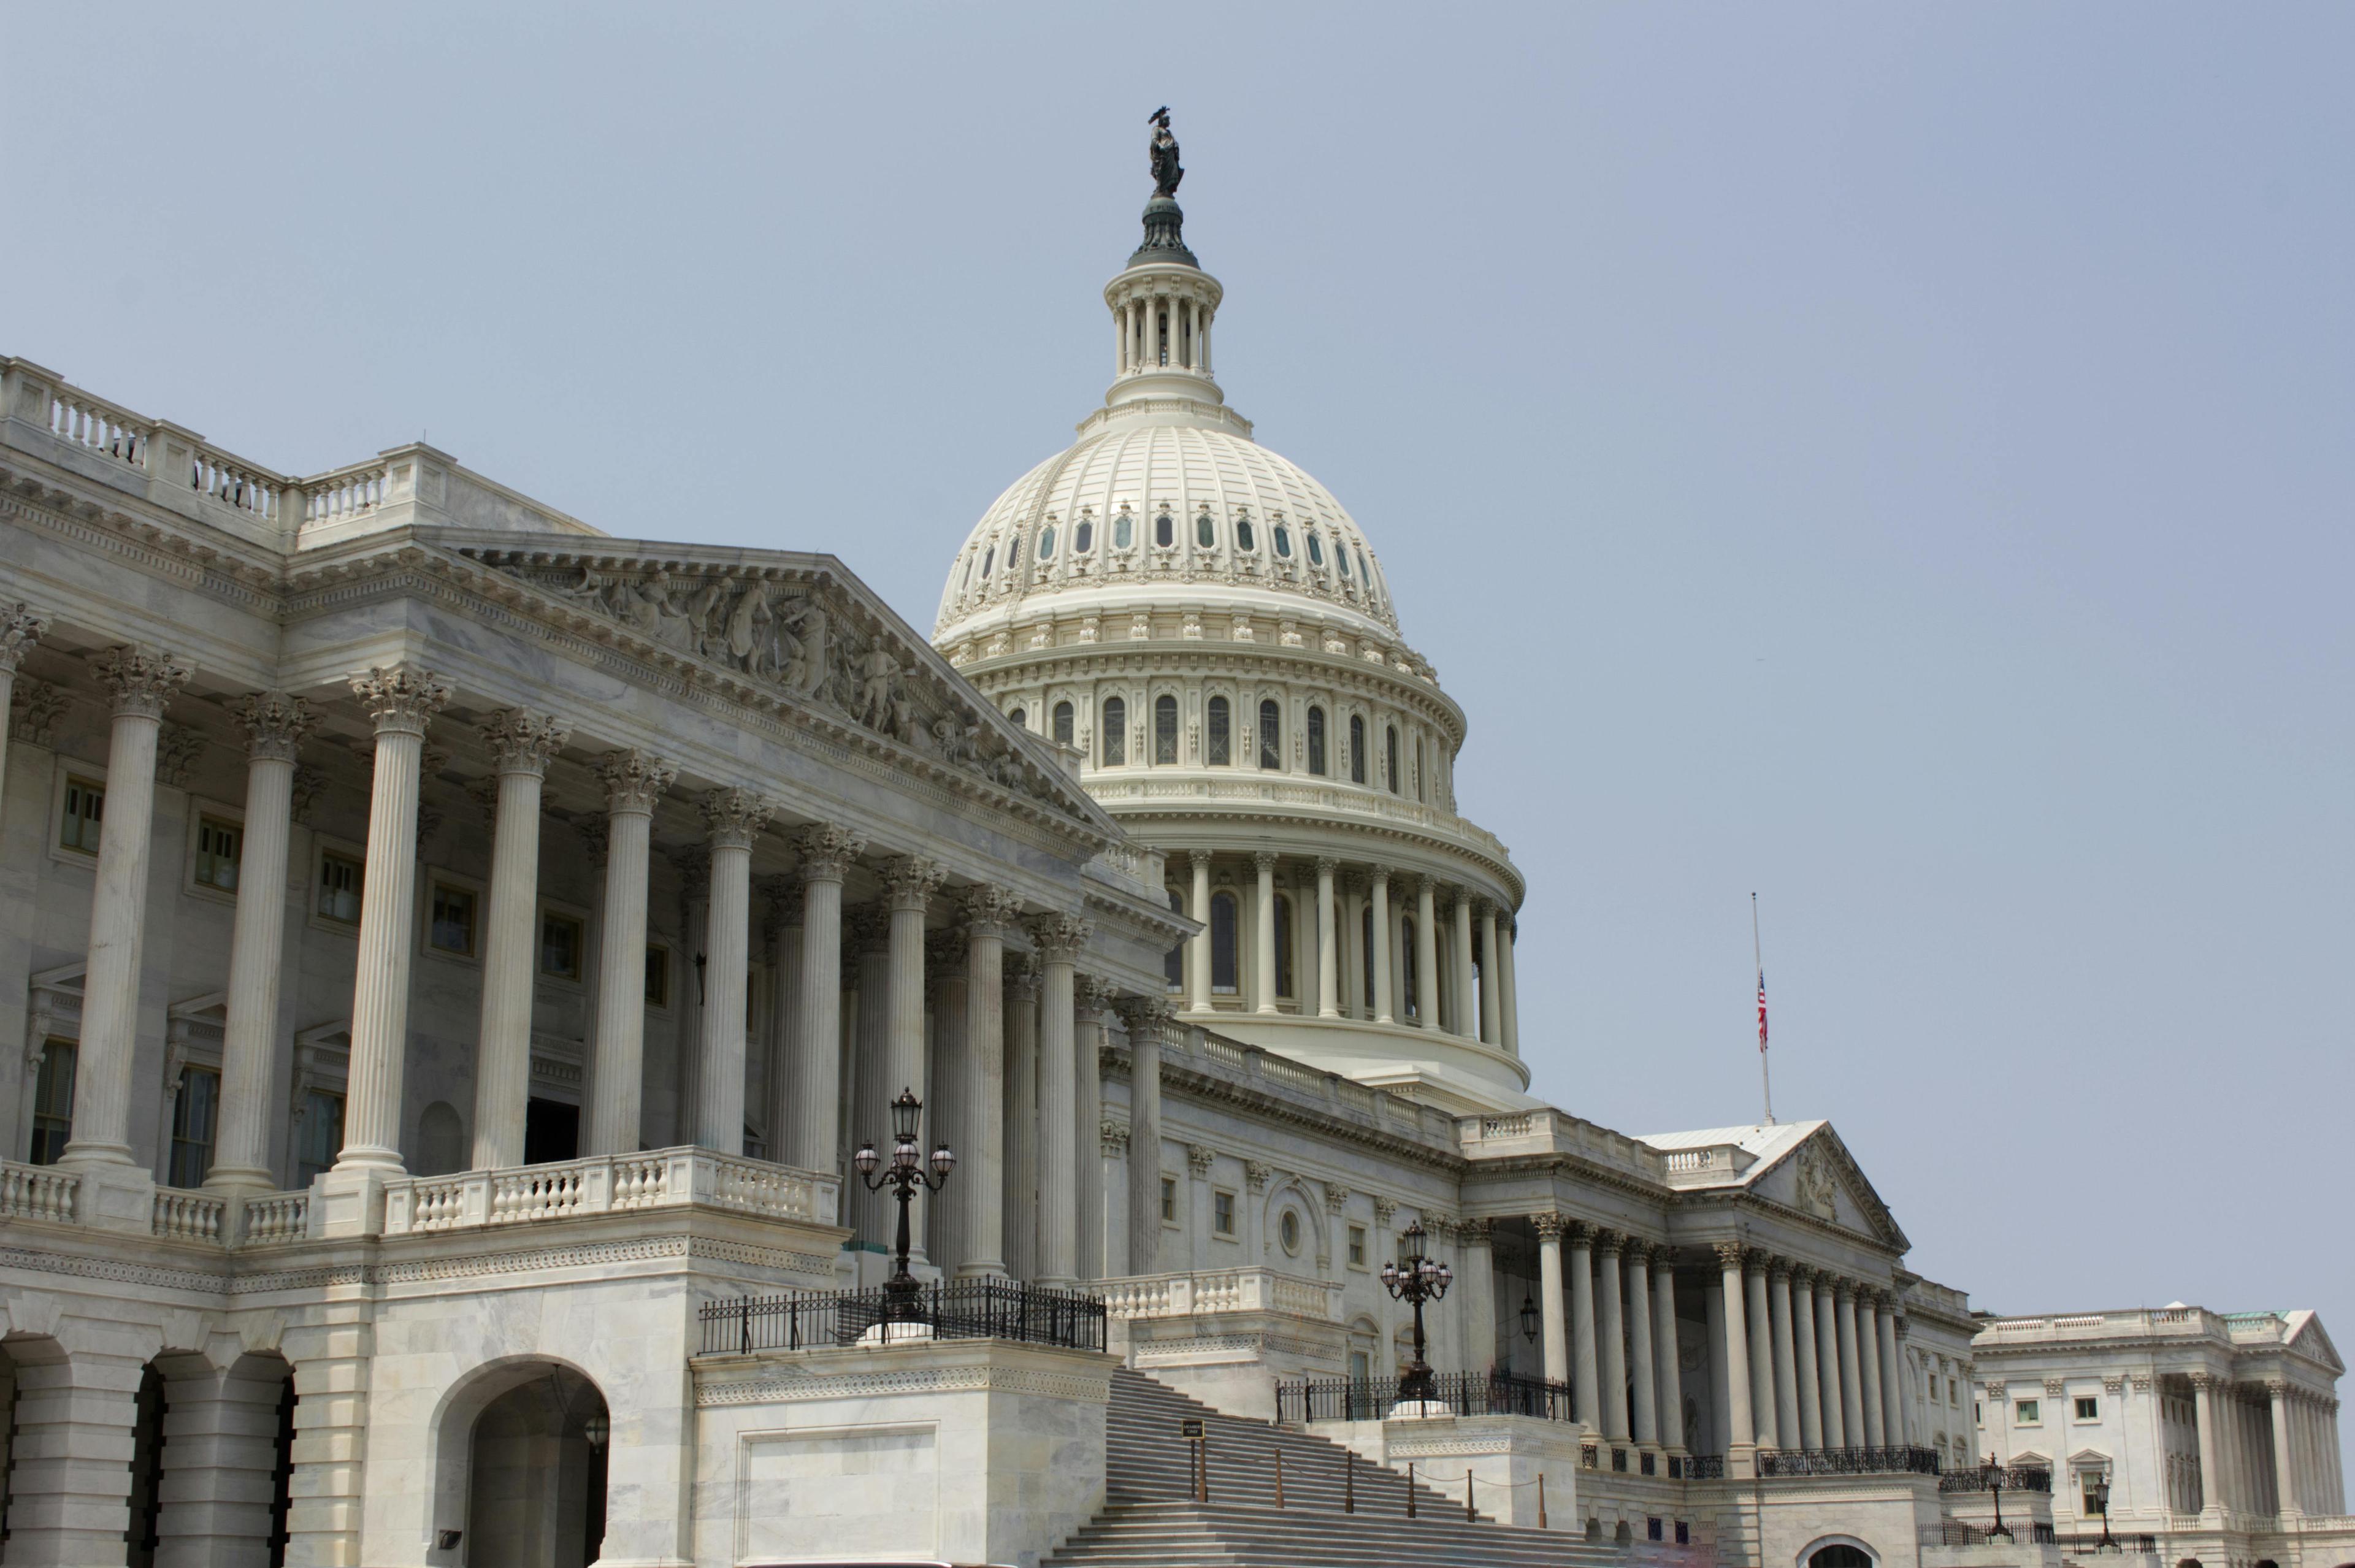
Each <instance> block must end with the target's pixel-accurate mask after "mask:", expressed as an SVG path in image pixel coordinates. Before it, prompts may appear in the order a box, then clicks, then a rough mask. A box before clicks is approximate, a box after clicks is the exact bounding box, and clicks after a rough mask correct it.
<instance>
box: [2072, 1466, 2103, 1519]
mask: <svg viewBox="0 0 2355 1568" xmlns="http://www.w3.org/2000/svg"><path fill="white" fill-rule="evenodd" d="M2101 1480H2102V1472H2101V1471H2099V1470H2080V1471H2079V1472H2078V1473H2077V1486H2078V1488H2079V1489H2080V1490H2081V1491H2082V1492H2083V1494H2084V1498H2085V1511H2086V1512H2087V1513H2099V1512H2101V1511H2102V1505H2101V1502H2100V1500H2099V1499H2096V1498H2095V1497H2094V1488H2095V1487H2097V1486H2099V1485H2100V1484H2101Z"/></svg>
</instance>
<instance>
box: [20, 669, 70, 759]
mask: <svg viewBox="0 0 2355 1568" xmlns="http://www.w3.org/2000/svg"><path fill="white" fill-rule="evenodd" d="M69 700H70V699H69V698H68V697H67V695H66V693H65V689H64V688H62V687H56V686H51V685H50V684H49V683H48V681H46V680H31V679H20V680H19V681H17V682H16V691H15V693H14V694H13V696H12V699H11V701H10V704H9V705H10V706H11V707H12V708H14V709H16V720H15V722H14V724H13V725H12V726H11V729H10V732H11V733H12V734H14V735H15V736H16V739H18V740H19V741H24V742H25V743H26V744H27V745H28V746H54V745H56V744H57V743H58V733H57V723H58V715H59V714H60V713H63V712H64V711H65V710H66V705H67V703H68V702H69Z"/></svg>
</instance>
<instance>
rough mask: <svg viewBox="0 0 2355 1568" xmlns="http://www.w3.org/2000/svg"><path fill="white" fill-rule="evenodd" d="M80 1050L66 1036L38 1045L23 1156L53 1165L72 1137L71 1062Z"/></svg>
mask: <svg viewBox="0 0 2355 1568" xmlns="http://www.w3.org/2000/svg"><path fill="white" fill-rule="evenodd" d="M79 1056H80V1052H79V1051H76V1050H75V1048H74V1043H73V1041H71V1040H50V1041H48V1043H47V1044H45V1045H43V1046H42V1047H41V1070H40V1074H39V1076H38V1077H37V1078H36V1079H35V1080H34V1081H33V1147H32V1148H31V1149H30V1150H29V1151H28V1152H27V1155H26V1158H27V1159H29V1160H30V1161H31V1162H32V1163H33V1164H35V1165H55V1164H57V1163H58V1156H59V1155H61V1154H63V1153H65V1152H66V1145H67V1143H68V1142H69V1141H70V1140H71V1139H72V1137H73V1094H74V1066H75V1063H76V1061H77V1060H78V1059H79Z"/></svg>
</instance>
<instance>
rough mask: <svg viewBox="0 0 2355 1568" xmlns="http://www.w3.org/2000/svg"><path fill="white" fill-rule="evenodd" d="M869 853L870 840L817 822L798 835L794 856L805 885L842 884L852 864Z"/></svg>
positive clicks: (846, 830) (847, 830)
mask: <svg viewBox="0 0 2355 1568" xmlns="http://www.w3.org/2000/svg"><path fill="white" fill-rule="evenodd" d="M866 850H867V840H866V839H864V838H861V837H859V836H858V834H856V833H853V832H852V831H851V830H850V829H849V828H847V827H836V826H835V825H834V824H833V823H831V822H813V823H811V824H810V825H809V826H808V827H805V828H803V829H802V830H801V831H800V832H798V833H796V834H794V855H796V856H797V857H799V859H800V861H801V867H800V869H801V874H802V880H803V881H805V882H838V881H840V880H842V879H843V875H844V873H846V872H847V871H848V870H849V869H850V863H851V862H852V861H853V860H856V859H858V857H859V856H860V855H862V854H864V853H866Z"/></svg>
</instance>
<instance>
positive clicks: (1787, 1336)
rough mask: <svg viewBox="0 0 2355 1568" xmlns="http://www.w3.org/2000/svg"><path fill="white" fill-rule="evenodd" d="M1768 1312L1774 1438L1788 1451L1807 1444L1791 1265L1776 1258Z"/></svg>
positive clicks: (1768, 1283)
mask: <svg viewBox="0 0 2355 1568" xmlns="http://www.w3.org/2000/svg"><path fill="white" fill-rule="evenodd" d="M1766 1311H1767V1316H1768V1317H1769V1319H1770V1327H1771V1328H1772V1329H1773V1333H1772V1335H1771V1336H1770V1338H1771V1339H1772V1341H1773V1345H1774V1435H1775V1436H1776V1438H1778V1439H1779V1440H1780V1441H1781V1444H1782V1445H1783V1446H1784V1447H1785V1448H1796V1447H1799V1446H1801V1445H1803V1444H1804V1442H1805V1441H1806V1440H1805V1438H1804V1437H1802V1436H1801V1435H1800V1434H1801V1427H1800V1424H1799V1359H1798V1349H1797V1347H1796V1345H1795V1344H1794V1343H1793V1340H1792V1335H1793V1327H1792V1323H1791V1265H1790V1264H1787V1263H1785V1262H1784V1261H1783V1260H1782V1259H1781V1258H1776V1259H1775V1260H1774V1264H1773V1265H1772V1266H1771V1267H1770V1268H1769V1269H1768V1270H1767V1272H1766Z"/></svg>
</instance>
